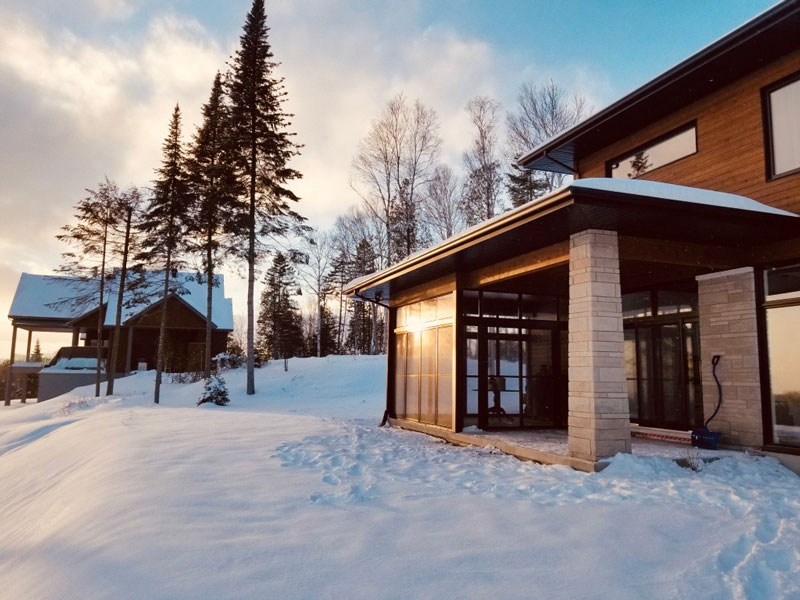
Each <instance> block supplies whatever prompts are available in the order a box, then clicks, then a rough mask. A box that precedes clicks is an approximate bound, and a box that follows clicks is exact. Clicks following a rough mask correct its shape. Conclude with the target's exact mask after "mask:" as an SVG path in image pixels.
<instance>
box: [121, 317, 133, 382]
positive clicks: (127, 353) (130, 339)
mask: <svg viewBox="0 0 800 600" xmlns="http://www.w3.org/2000/svg"><path fill="white" fill-rule="evenodd" d="M131 354H133V327H128V344H127V348H126V349H125V368H124V370H123V373H125V374H126V375H127V374H128V373H130V372H131Z"/></svg>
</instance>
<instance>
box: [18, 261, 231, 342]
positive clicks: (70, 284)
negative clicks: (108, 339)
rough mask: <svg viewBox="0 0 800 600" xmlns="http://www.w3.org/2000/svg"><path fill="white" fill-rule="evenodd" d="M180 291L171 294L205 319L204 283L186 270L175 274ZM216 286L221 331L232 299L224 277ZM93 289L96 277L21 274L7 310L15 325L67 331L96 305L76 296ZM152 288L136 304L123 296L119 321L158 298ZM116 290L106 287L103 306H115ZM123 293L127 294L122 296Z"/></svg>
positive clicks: (110, 317) (109, 321) (227, 325)
mask: <svg viewBox="0 0 800 600" xmlns="http://www.w3.org/2000/svg"><path fill="white" fill-rule="evenodd" d="M178 280H179V281H180V284H181V292H182V293H176V294H173V297H175V298H177V299H178V300H179V301H181V302H182V303H183V304H185V305H186V306H187V307H188V308H189V309H190V310H191V311H192V312H194V313H196V314H197V315H198V316H199V317H200V318H202V319H205V314H206V286H205V284H204V283H200V282H198V281H197V280H196V279H195V277H194V276H193V275H191V274H189V273H179V274H178ZM217 280H218V285H217V286H216V287H214V289H213V310H212V322H213V324H214V327H215V328H216V329H219V330H223V331H232V330H233V302H232V300H231V299H230V298H226V297H225V279H224V276H223V275H218V276H217ZM96 289H97V281H96V280H82V279H80V278H77V277H69V276H57V275H36V274H31V273H23V274H22V275H21V276H20V280H19V283H18V284H17V290H16V293H15V294H14V299H13V300H12V302H11V308H10V310H9V313H8V317H9V319H11V320H12V321H13V323H14V325H15V326H17V327H20V328H23V329H26V328H29V327H35V329H36V330H37V331H48V330H49V331H68V330H70V328H71V324H72V323H73V322H74V321H76V320H78V319H81V318H83V317H85V316H86V315H88V314H89V313H92V312H95V311H96V310H97V307H96V306H94V305H87V303H86V302H80V301H79V300H78V299H79V298H81V297H82V296H86V295H90V294H92V293H93V292H94V290H96ZM151 290H152V291H148V292H147V293H145V294H144V295H143V296H142V297H141V298H140V299H139V300H138V301H137V302H136V303H133V302H130V298H129V297H126V298H124V299H123V300H124V302H125V303H124V305H123V306H124V307H123V313H122V323H123V324H125V323H126V322H128V321H130V320H132V319H135V318H136V317H138V316H139V315H141V314H142V313H144V312H145V311H147V310H148V309H150V308H151V307H153V306H154V305H156V304H158V303H159V302H160V300H161V290H160V285H156V284H153V285H152V288H151ZM117 294H118V291H117V289H116V287H115V286H114V285H113V283H112V284H110V285H109V288H108V295H107V298H108V300H107V301H106V306H112V307H116V303H117ZM126 296H127V295H126ZM114 321H115V311H114V310H107V311H106V317H105V325H106V327H111V326H113V325H114Z"/></svg>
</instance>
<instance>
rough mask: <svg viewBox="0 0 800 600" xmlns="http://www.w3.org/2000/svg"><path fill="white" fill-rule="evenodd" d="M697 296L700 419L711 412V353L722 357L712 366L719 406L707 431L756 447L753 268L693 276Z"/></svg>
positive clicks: (759, 438)
mask: <svg viewBox="0 0 800 600" xmlns="http://www.w3.org/2000/svg"><path fill="white" fill-rule="evenodd" d="M697 293H698V309H699V313H700V353H701V354H700V357H701V360H702V374H703V414H704V415H705V418H706V419H708V418H709V417H710V416H711V415H712V414H713V412H714V409H715V408H716V406H717V398H718V393H717V384H716V383H715V382H714V377H713V374H712V370H711V358H712V357H713V356H714V355H715V354H719V355H720V356H721V357H722V358H721V360H720V362H719V365H718V366H717V376H718V377H719V380H720V383H721V384H722V407H721V408H720V410H719V413H717V416H716V417H715V418H714V420H713V421H711V423H710V424H709V426H708V428H709V429H710V430H711V431H719V432H722V438H721V439H720V442H721V443H723V444H732V445H736V446H760V445H761V444H763V443H764V430H763V428H762V421H761V379H760V372H759V366H758V329H757V326H756V311H757V310H758V307H757V304H756V281H755V274H754V272H753V268H752V267H744V268H741V269H732V270H730V271H722V272H719V273H710V274H708V275H699V276H698V277H697Z"/></svg>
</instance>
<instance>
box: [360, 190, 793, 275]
mask: <svg viewBox="0 0 800 600" xmlns="http://www.w3.org/2000/svg"><path fill="white" fill-rule="evenodd" d="M565 190H595V191H603V192H611V193H615V194H626V195H631V196H643V197H647V198H653V199H658V200H671V201H674V202H685V203H687V204H702V205H705V206H716V207H720V208H727V209H734V210H747V211H752V212H758V213H762V214H771V215H780V216H782V217H798V216H800V215H797V214H795V213H793V212H789V211H786V210H781V209H780V208H774V207H772V206H768V205H766V204H762V203H761V202H756V201H755V200H753V199H752V198H747V197H746V196H737V195H736V194H727V193H725V192H715V191H713V190H704V189H701V188H695V187H689V186H685V185H675V184H672V183H662V182H659V181H647V180H644V179H614V178H610V177H587V178H586V179H576V180H573V181H570V182H568V183H566V184H564V185H563V186H561V187H560V188H557V189H555V190H553V191H551V192H548V193H547V194H545V195H544V196H541V197H539V198H535V199H533V200H531V201H530V202H527V203H526V204H522V205H520V206H518V207H516V208H512V209H511V210H509V211H506V212H504V213H501V214H499V215H496V216H494V217H492V218H491V219H487V220H485V221H481V222H480V223H477V224H476V225H473V226H472V227H468V228H467V229H465V230H463V231H461V232H459V233H456V234H455V235H452V236H450V237H449V238H447V239H445V240H443V241H441V242H439V243H438V244H435V245H433V246H430V247H428V248H423V249H421V250H418V251H416V252H414V253H413V254H410V255H409V256H407V257H406V258H405V259H403V260H402V261H401V262H399V263H396V264H394V265H392V266H390V267H387V268H385V269H382V270H380V271H376V272H374V273H369V274H367V275H363V276H361V277H358V278H356V279H353V280H352V281H350V282H348V283H347V285H346V286H345V289H348V290H354V289H356V288H357V287H358V286H359V285H360V284H361V283H363V282H365V281H368V280H371V279H374V278H376V277H379V276H382V275H384V274H386V273H388V272H389V271H392V270H396V269H397V268H398V266H399V265H406V264H408V263H409V262H411V261H413V260H414V259H416V258H418V257H420V256H422V255H425V254H429V253H432V252H435V251H437V250H438V249H441V248H444V247H445V246H449V245H451V244H455V243H459V242H460V240H462V239H464V238H466V237H468V236H470V235H472V234H474V233H476V232H478V231H480V230H482V229H485V228H486V227H487V226H490V225H491V224H492V223H494V222H499V221H501V220H502V219H507V218H508V217H509V216H513V215H515V214H516V213H521V212H525V211H528V210H530V209H531V208H532V207H534V206H535V205H537V204H541V203H543V202H545V201H546V200H549V199H550V198H553V197H555V196H558V195H559V194H561V193H562V192H564V191H565ZM645 201H646V200H645Z"/></svg>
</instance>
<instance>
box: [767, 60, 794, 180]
mask: <svg viewBox="0 0 800 600" xmlns="http://www.w3.org/2000/svg"><path fill="white" fill-rule="evenodd" d="M763 96H764V98H763V101H764V125H765V128H766V131H765V139H766V145H767V148H766V150H767V151H766V156H767V172H768V174H769V176H770V177H779V176H781V175H788V174H789V173H795V172H798V171H800V73H795V74H794V75H791V76H790V77H788V78H786V79H782V80H781V81H778V82H777V83H775V84H773V85H771V86H769V87H767V88H764V91H763Z"/></svg>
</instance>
